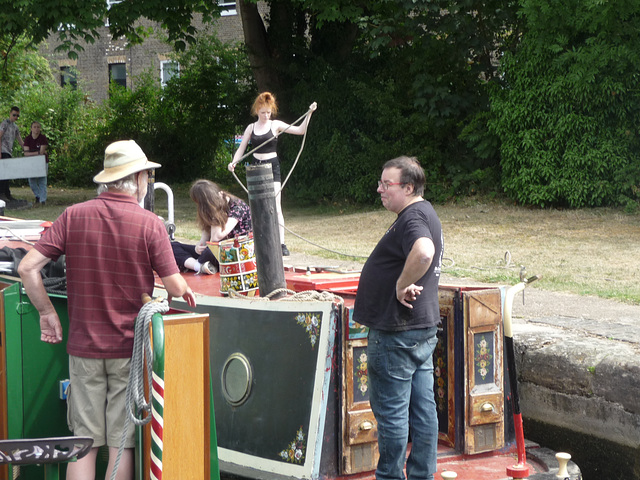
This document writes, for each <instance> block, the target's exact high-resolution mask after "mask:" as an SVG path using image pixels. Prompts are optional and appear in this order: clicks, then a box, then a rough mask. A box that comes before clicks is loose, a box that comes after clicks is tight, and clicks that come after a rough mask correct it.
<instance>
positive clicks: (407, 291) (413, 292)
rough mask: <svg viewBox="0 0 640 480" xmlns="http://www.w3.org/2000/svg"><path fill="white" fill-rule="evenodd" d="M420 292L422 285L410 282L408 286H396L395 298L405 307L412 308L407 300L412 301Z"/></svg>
mask: <svg viewBox="0 0 640 480" xmlns="http://www.w3.org/2000/svg"><path fill="white" fill-rule="evenodd" d="M421 292H422V287H421V286H419V285H415V284H413V283H412V284H411V285H409V286H408V287H404V288H398V287H397V286H396V298H397V299H398V301H399V302H400V303H401V304H402V305H404V306H405V307H407V308H413V305H411V304H410V303H409V302H413V301H414V300H415V299H416V298H418V295H420V293H421Z"/></svg>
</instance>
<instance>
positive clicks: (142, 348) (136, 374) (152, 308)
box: [111, 299, 169, 480]
mask: <svg viewBox="0 0 640 480" xmlns="http://www.w3.org/2000/svg"><path fill="white" fill-rule="evenodd" d="M168 311H169V303H168V302H167V300H165V299H161V300H154V301H151V302H147V303H145V304H144V305H142V308H141V309H140V312H138V317H137V318H136V323H135V328H134V337H133V353H132V355H131V368H130V370H129V382H128V383H127V392H126V409H127V412H126V413H127V418H126V419H125V423H124V430H123V431H122V439H121V440H120V447H119V449H118V456H117V457H116V461H115V463H114V466H113V471H112V472H111V480H115V478H116V472H117V471H118V465H119V464H120V458H121V457H122V452H123V451H124V446H125V443H126V440H127V431H128V430H129V424H130V423H131V422H133V424H134V425H146V424H147V423H149V422H150V421H151V415H150V412H151V403H149V402H147V400H146V398H145V396H144V370H145V367H146V370H147V380H148V391H149V392H151V391H152V389H151V381H152V377H151V358H152V357H151V338H150V336H149V323H151V319H152V318H153V315H155V314H156V313H166V312H168ZM145 354H146V356H147V361H146V365H145V360H144V357H145ZM145 412H146V416H143V414H144V413H145ZM138 413H139V414H140V418H138V417H137V416H136V414H138Z"/></svg>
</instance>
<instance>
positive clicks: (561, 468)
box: [556, 452, 571, 478]
mask: <svg viewBox="0 0 640 480" xmlns="http://www.w3.org/2000/svg"><path fill="white" fill-rule="evenodd" d="M556 458H557V459H558V473H556V477H558V478H569V471H568V470H567V463H569V460H571V455H569V454H568V453H565V452H558V453H556Z"/></svg>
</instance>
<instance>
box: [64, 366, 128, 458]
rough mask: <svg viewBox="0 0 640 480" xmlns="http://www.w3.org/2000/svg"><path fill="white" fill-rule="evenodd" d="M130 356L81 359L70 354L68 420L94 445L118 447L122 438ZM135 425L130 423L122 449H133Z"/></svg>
mask: <svg viewBox="0 0 640 480" xmlns="http://www.w3.org/2000/svg"><path fill="white" fill-rule="evenodd" d="M130 365H131V359H130V358H82V357H74V356H73V355H69V379H70V383H69V393H68V397H67V403H68V405H67V423H68V424H69V429H70V430H71V431H72V432H73V434H74V435H77V436H87V437H91V438H93V446H94V447H101V446H103V445H108V446H109V447H114V448H118V447H119V446H120V443H121V441H122V430H123V429H124V424H125V419H126V418H127V413H126V411H125V404H126V392H127V382H128V380H129V368H130ZM134 434H135V426H134V424H133V422H131V421H130V422H129V429H128V433H127V440H126V442H125V448H133V447H134V446H135V442H134Z"/></svg>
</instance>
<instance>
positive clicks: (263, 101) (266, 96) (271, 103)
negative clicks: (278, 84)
mask: <svg viewBox="0 0 640 480" xmlns="http://www.w3.org/2000/svg"><path fill="white" fill-rule="evenodd" d="M264 107H267V108H269V109H271V115H272V116H274V117H275V116H276V115H277V114H278V105H277V104H276V97H275V95H274V94H273V93H271V92H262V93H261V94H260V95H258V96H257V97H256V99H255V101H254V102H253V107H251V115H254V116H256V117H257V116H258V112H259V111H260V109H261V108H264Z"/></svg>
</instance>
